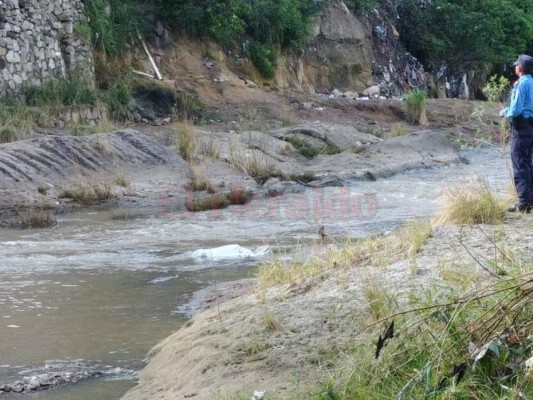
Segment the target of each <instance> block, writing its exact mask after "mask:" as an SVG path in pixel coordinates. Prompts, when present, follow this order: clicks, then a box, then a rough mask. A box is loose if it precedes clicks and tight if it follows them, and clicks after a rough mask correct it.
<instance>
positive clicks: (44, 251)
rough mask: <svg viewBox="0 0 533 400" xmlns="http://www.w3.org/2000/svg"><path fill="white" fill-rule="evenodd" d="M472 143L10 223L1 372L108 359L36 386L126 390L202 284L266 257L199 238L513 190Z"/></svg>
mask: <svg viewBox="0 0 533 400" xmlns="http://www.w3.org/2000/svg"><path fill="white" fill-rule="evenodd" d="M463 155H464V157H465V158H466V159H467V160H468V161H469V163H468V164H459V165H452V166H446V167H441V168H431V169H424V170H417V171H411V172H409V173H405V174H400V175H397V176H395V177H393V178H390V179H385V180H378V181H376V182H353V184H352V185H350V186H348V187H343V188H324V189H308V190H306V191H305V192H304V193H301V194H293V195H286V196H281V197H277V198H271V199H257V200H254V201H253V202H252V203H251V204H249V205H247V206H245V207H231V208H229V209H226V210H222V211H212V212H205V213H197V214H191V213H185V212H174V211H173V209H174V207H173V205H172V203H171V202H170V201H171V199H167V200H165V202H162V203H161V204H160V207H159V208H158V209H155V210H150V211H149V212H146V213H145V214H144V215H143V216H141V217H139V218H136V219H133V220H126V221H123V220H122V221H118V220H113V219H111V218H110V217H111V215H112V214H113V213H116V211H114V212H113V213H112V212H110V211H103V212H81V213H75V214H71V215H65V216H60V217H59V218H58V225H57V226H56V227H54V228H53V229H47V230H33V231H18V230H3V231H0V384H2V383H8V382H13V381H15V380H18V379H21V377H22V376H31V375H35V374H38V373H41V372H42V371H55V370H78V371H79V370H89V369H98V370H100V371H103V372H104V374H105V376H104V377H103V378H99V379H90V380H87V381H84V382H81V383H78V384H76V385H71V386H68V387H64V388H61V389H56V390H53V391H49V392H47V393H45V392H42V393H39V394H35V395H28V396H27V397H28V398H31V399H33V398H36V399H40V400H42V399H69V400H99V399H101V400H113V399H119V398H120V397H121V396H122V395H123V394H124V393H125V392H126V391H127V390H128V388H130V387H132V386H133V385H134V384H135V374H136V372H137V371H138V370H139V369H140V368H142V366H143V364H144V362H145V361H146V360H145V357H146V354H147V352H148V351H149V349H150V348H151V347H152V346H154V345H155V344H156V343H158V342H159V341H160V340H161V339H163V338H165V337H166V336H168V335H169V334H171V333H172V332H174V331H176V330H177V329H178V328H179V327H180V325H181V324H183V322H184V321H185V320H186V317H185V316H184V315H181V314H180V312H179V310H180V309H182V308H183V305H184V304H186V303H187V301H188V299H189V298H190V296H191V295H192V293H194V292H195V291H197V290H199V289H201V288H204V287H206V286H209V285H212V284H214V283H217V282H222V281H230V280H236V279H239V278H243V277H247V276H249V275H250V273H251V271H252V269H253V266H254V265H255V264H256V263H257V262H260V261H262V260H264V259H265V258H266V256H262V257H257V258H247V259H240V258H234V259H220V260H214V259H205V258H204V259H197V258H194V257H193V252H194V251H195V250H198V249H211V248H216V247H219V246H224V245H230V244H238V245H240V246H242V247H245V248H248V249H252V250H253V249H256V248H258V247H260V246H265V245H268V246H269V247H270V249H271V251H272V252H277V251H286V250H289V251H290V249H293V248H296V247H298V246H305V243H309V242H310V241H311V240H312V239H315V238H317V232H318V226H319V225H324V226H325V227H326V231H327V232H329V233H333V234H335V235H342V236H347V237H362V236H365V235H368V234H371V233H376V232H384V231H387V230H391V229H393V228H394V227H396V226H398V225H399V224H401V223H403V222H404V221H406V220H408V219H412V218H427V217H430V216H431V215H432V214H433V213H434V212H435V209H436V208H437V207H438V197H439V193H440V192H441V191H442V190H443V189H445V188H446V187H450V186H461V185H464V184H465V182H467V181H468V180H471V179H472V177H473V176H480V177H481V178H482V179H484V180H485V181H486V182H487V184H488V185H489V186H490V187H491V188H492V189H494V190H495V191H498V192H506V191H508V189H509V187H510V179H509V173H508V168H507V166H506V163H505V161H504V159H503V158H502V156H501V154H500V153H499V152H498V151H497V150H495V149H488V148H487V149H476V150H468V151H465V152H464V154H463ZM1 398H2V399H7V400H9V399H11V398H17V399H19V398H20V396H11V395H4V396H1Z"/></svg>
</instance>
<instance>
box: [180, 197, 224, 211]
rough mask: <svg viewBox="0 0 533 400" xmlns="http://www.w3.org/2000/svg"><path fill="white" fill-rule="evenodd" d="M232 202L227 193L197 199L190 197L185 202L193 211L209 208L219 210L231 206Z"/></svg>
mask: <svg viewBox="0 0 533 400" xmlns="http://www.w3.org/2000/svg"><path fill="white" fill-rule="evenodd" d="M230 204H231V202H230V201H229V199H228V196H227V194H214V195H211V196H203V197H199V198H196V199H190V200H187V201H186V202H185V207H186V208H187V210H189V211H191V212H200V211H207V210H218V209H221V208H227V207H229V206H230Z"/></svg>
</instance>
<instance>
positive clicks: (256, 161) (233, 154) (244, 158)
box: [229, 145, 281, 185]
mask: <svg viewBox="0 0 533 400" xmlns="http://www.w3.org/2000/svg"><path fill="white" fill-rule="evenodd" d="M229 163H230V165H232V166H233V167H234V168H235V169H237V170H239V171H242V172H244V173H245V174H247V175H250V176H251V177H252V178H254V180H255V181H256V182H257V183H259V184H260V185H262V184H263V183H265V182H266V181H267V180H268V179H270V178H272V177H275V176H280V175H281V174H280V173H279V171H277V170H276V168H275V167H274V165H272V164H271V163H270V162H269V161H268V160H267V159H266V156H264V155H262V154H257V153H256V152H251V153H247V154H242V152H239V151H238V150H237V149H236V148H235V146H233V145H232V146H230V159H229Z"/></svg>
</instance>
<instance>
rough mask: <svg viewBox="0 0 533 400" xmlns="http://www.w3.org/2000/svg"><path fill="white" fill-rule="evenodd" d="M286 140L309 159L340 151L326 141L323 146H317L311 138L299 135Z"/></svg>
mask: <svg viewBox="0 0 533 400" xmlns="http://www.w3.org/2000/svg"><path fill="white" fill-rule="evenodd" d="M285 140H286V141H287V142H289V143H290V144H292V145H293V146H294V148H295V149H296V150H297V151H298V152H299V153H300V154H301V155H302V156H304V157H305V158H308V159H312V158H315V157H316V156H318V155H319V154H326V155H331V154H337V153H338V151H337V150H336V149H335V148H334V147H333V146H332V145H330V144H329V143H325V144H323V145H321V146H315V145H313V143H311V142H310V141H309V140H307V139H304V138H302V137H299V136H291V137H288V138H287V139H285Z"/></svg>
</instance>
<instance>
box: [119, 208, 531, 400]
mask: <svg viewBox="0 0 533 400" xmlns="http://www.w3.org/2000/svg"><path fill="white" fill-rule="evenodd" d="M532 224H533V219H532V217H529V216H522V217H520V218H512V219H509V220H508V221H506V224H505V226H477V227H471V228H465V229H460V228H458V227H439V228H436V229H435V230H434V231H433V237H432V238H431V239H429V241H428V242H427V243H426V245H425V246H424V248H423V250H422V251H421V252H420V253H419V254H418V256H417V257H416V260H413V259H412V258H410V257H407V256H406V255H405V254H402V253H401V252H394V251H392V252H389V253H386V254H384V253H383V252H382V250H380V249H379V248H376V251H375V255H377V256H376V257H372V258H371V259H363V260H361V261H360V262H359V263H358V264H357V265H353V266H352V267H349V268H340V269H335V268H334V269H332V270H330V271H326V272H323V273H320V274H318V275H316V276H315V277H313V278H309V279H304V280H302V281H301V282H299V283H293V284H286V285H282V286H274V287H272V288H270V289H268V290H267V291H266V292H265V291H262V290H260V289H259V288H258V287H257V286H256V285H254V286H251V287H250V288H249V289H248V291H247V292H246V293H245V294H244V295H242V296H241V297H239V298H237V299H232V300H228V301H227V302H226V303H223V304H219V305H217V304H216V303H215V302H212V303H211V308H210V309H209V310H207V311H205V312H203V313H201V314H200V315H197V316H196V317H195V318H193V319H192V320H191V321H190V322H189V323H188V324H187V325H186V326H185V327H183V328H182V329H181V330H180V331H178V332H177V333H175V334H174V335H173V336H171V337H169V338H167V339H166V340H165V341H163V342H162V343H160V344H159V345H157V346H156V347H155V348H154V349H153V350H152V352H151V354H150V356H151V357H152V360H151V361H150V363H149V364H148V366H147V367H146V368H145V369H144V370H143V371H142V372H141V374H140V384H139V385H138V386H137V387H136V388H134V389H132V390H131V391H130V392H129V393H128V394H127V395H126V396H124V398H123V399H125V400H141V399H142V400H145V399H169V400H170V399H177V398H180V399H182V398H194V399H225V398H241V397H234V396H236V395H237V394H238V395H241V396H243V397H242V398H251V397H252V394H253V392H254V390H255V389H262V390H266V392H267V396H266V397H265V398H268V399H286V398H296V397H291V396H294V395H295V394H298V393H299V394H301V395H303V397H302V398H310V397H312V396H311V395H310V393H312V392H313V390H316V387H317V382H324V381H327V379H328V378H329V377H331V375H330V373H331V374H334V373H335V372H333V371H337V372H338V371H339V369H342V368H343V365H339V364H338V362H339V360H342V357H340V358H333V359H332V358H331V357H330V356H329V355H331V354H332V352H333V353H336V354H338V353H339V352H340V353H342V352H343V351H348V349H349V348H350V346H353V344H354V342H357V341H366V342H369V343H371V342H373V341H374V340H375V338H371V337H367V336H365V335H357V332H359V331H361V328H362V327H363V326H364V325H365V323H367V322H368V321H369V314H370V313H371V310H372V304H371V303H370V302H369V296H368V294H365V292H366V293H368V292H367V291H368V288H369V287H371V286H372V285H376V284H379V286H380V288H382V289H386V290H389V291H390V292H391V293H396V294H397V295H398V296H399V299H401V298H405V297H406V296H407V294H408V293H410V292H412V291H413V289H416V292H417V293H421V291H423V290H424V289H425V288H429V287H431V286H433V285H442V284H450V282H453V283H455V284H461V285H463V286H464V288H465V290H466V289H468V288H469V287H471V288H473V287H474V286H475V287H477V288H480V287H481V286H480V285H484V284H488V283H489V282H490V281H491V279H494V278H491V276H490V275H488V274H487V273H486V271H483V270H482V269H481V268H480V266H479V264H478V263H477V261H476V260H474V258H473V257H472V254H474V255H475V257H476V259H477V260H493V259H495V257H498V254H500V251H499V250H498V249H503V248H506V246H508V245H510V246H512V249H513V251H514V254H515V255H518V254H524V253H525V252H527V251H528V248H529V247H528V246H529V245H528V243H529V242H530V241H531V239H532V234H531V227H532ZM394 240H395V239H394V237H393V236H391V237H390V242H389V244H390V247H391V249H392V248H394V245H393V243H394ZM461 242H462V244H461ZM328 246H332V245H324V244H320V245H316V246H315V247H314V248H313V252H315V253H323V252H324V251H325V249H324V247H328ZM241 289H242V288H241ZM214 296H215V297H216V295H214ZM332 360H335V361H332ZM306 394H307V396H308V397H305V396H306ZM232 396H233V397H232ZM298 398H299V397H298Z"/></svg>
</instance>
